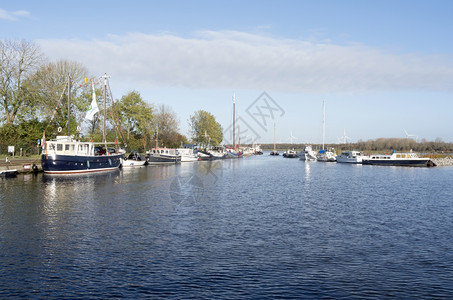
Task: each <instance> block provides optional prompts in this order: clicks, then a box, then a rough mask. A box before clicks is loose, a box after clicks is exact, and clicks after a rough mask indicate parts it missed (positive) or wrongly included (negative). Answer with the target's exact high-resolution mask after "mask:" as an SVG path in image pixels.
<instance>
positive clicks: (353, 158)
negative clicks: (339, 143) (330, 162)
mask: <svg viewBox="0 0 453 300" xmlns="http://www.w3.org/2000/svg"><path fill="white" fill-rule="evenodd" d="M364 157H365V158H366V157H367V156H365V155H363V153H362V152H360V151H354V150H353V151H343V152H341V154H340V155H337V157H336V158H337V162H338V163H351V164H361V163H362V159H363V158H364Z"/></svg>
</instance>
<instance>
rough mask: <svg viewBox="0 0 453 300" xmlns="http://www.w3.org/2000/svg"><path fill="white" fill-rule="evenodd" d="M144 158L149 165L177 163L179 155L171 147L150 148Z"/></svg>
mask: <svg viewBox="0 0 453 300" xmlns="http://www.w3.org/2000/svg"><path fill="white" fill-rule="evenodd" d="M146 160H147V161H148V164H149V165H161V164H179V163H181V155H179V154H178V152H177V151H176V149H172V148H152V149H151V150H150V151H146Z"/></svg>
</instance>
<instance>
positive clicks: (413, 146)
mask: <svg viewBox="0 0 453 300" xmlns="http://www.w3.org/2000/svg"><path fill="white" fill-rule="evenodd" d="M305 146H306V145H305V144H278V145H277V147H278V149H280V150H286V149H293V148H294V149H296V150H302V149H304V147H305ZM312 146H313V149H318V150H321V148H322V145H318V144H312ZM273 147H274V145H273V144H264V145H262V148H263V149H266V150H270V149H273ZM324 148H334V149H335V150H336V152H337V154H339V152H341V151H347V150H360V151H363V152H366V153H368V154H371V153H384V152H385V153H390V152H391V151H393V150H395V151H397V152H409V151H411V150H412V151H414V152H417V153H453V143H447V142H444V141H442V139H441V138H437V139H435V140H434V141H427V140H426V139H422V140H421V141H416V140H414V139H411V138H378V139H373V140H367V141H362V140H359V141H358V142H356V143H346V144H327V145H325V146H324Z"/></svg>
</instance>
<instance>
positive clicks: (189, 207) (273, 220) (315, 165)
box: [0, 155, 453, 299]
mask: <svg viewBox="0 0 453 300" xmlns="http://www.w3.org/2000/svg"><path fill="white" fill-rule="evenodd" d="M452 178H453V168H451V167H443V168H430V169H427V168H426V169H425V168H399V167H377V166H361V165H346V164H335V163H319V162H302V161H299V160H296V159H285V158H282V157H270V156H267V155H264V156H257V157H250V158H244V159H239V160H227V161H216V162H199V163H188V164H185V163H184V164H181V165H178V166H152V167H147V168H142V169H137V170H122V171H115V172H110V173H105V174H94V175H83V176H49V175H43V174H39V175H20V176H18V177H17V178H13V179H1V180H0V190H1V194H0V269H1V273H0V297H1V298H16V297H24V298H50V299H52V298H57V299H61V298H144V297H149V298H153V299H155V298H178V299H182V298H184V299H187V298H197V299H202V298H205V299H212V298H222V299H234V298H241V299H243V298H247V299H253V298H254V299H275V298H298V299H300V298H306V299H316V298H336V299H342V298H343V299H354V298H356V299H367V298H369V299H375V298H412V299H413V298H452V297H453V282H452V278H453V232H452V228H453V226H452V225H453V224H452V222H453V199H452V196H451V195H452V194H453V187H452Z"/></svg>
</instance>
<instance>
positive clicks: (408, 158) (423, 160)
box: [362, 151, 436, 167]
mask: <svg viewBox="0 0 453 300" xmlns="http://www.w3.org/2000/svg"><path fill="white" fill-rule="evenodd" d="M362 164H364V165H379V166H404V167H434V166H436V164H435V163H434V162H433V161H431V159H429V158H427V157H419V156H418V155H417V154H415V153H414V152H412V151H411V152H406V153H397V152H396V151H393V153H392V154H373V155H370V156H369V157H366V158H363V159H362Z"/></svg>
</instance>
